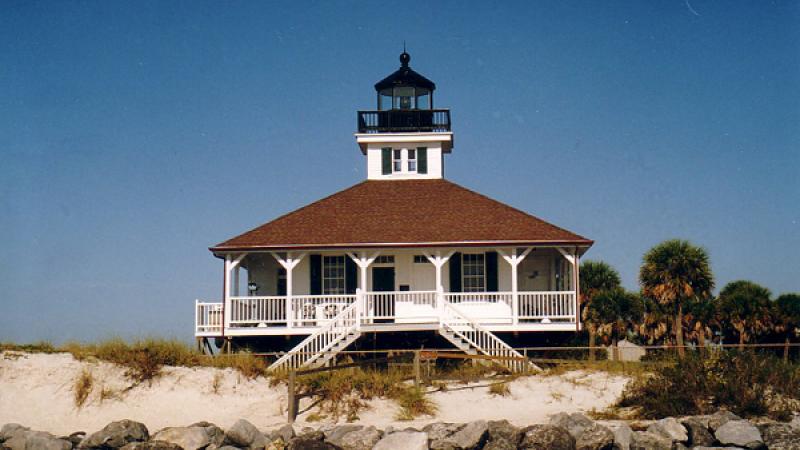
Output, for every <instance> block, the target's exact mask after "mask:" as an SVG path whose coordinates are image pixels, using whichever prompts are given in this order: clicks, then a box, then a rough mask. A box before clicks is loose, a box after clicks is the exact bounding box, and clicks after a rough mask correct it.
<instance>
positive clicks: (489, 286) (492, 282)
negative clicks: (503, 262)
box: [485, 252, 497, 292]
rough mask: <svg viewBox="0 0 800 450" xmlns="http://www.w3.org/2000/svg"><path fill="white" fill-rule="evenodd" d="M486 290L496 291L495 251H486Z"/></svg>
mask: <svg viewBox="0 0 800 450" xmlns="http://www.w3.org/2000/svg"><path fill="white" fill-rule="evenodd" d="M485 258H486V291H487V292H497V252H486V257H485Z"/></svg>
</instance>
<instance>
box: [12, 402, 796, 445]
mask: <svg viewBox="0 0 800 450" xmlns="http://www.w3.org/2000/svg"><path fill="white" fill-rule="evenodd" d="M633 428H635V430H634V429H633ZM633 428H631V425H629V424H628V423H626V422H623V421H593V420H591V419H589V418H588V417H586V416H584V415H583V414H580V413H573V414H565V413H561V414H556V415H554V416H552V417H551V418H550V422H549V423H546V424H536V425H531V426H528V427H516V426H514V425H512V424H511V423H509V422H508V421H506V420H497V421H485V420H479V421H475V422H470V423H442V422H437V423H431V424H429V425H426V426H424V427H422V428H421V429H416V428H411V427H409V428H403V429H399V428H394V427H388V428H386V429H385V430H380V429H377V428H375V427H373V426H363V425H356V424H347V425H329V426H323V427H321V428H319V429H313V428H308V427H306V428H295V427H293V426H291V425H284V426H282V427H279V428H275V429H273V430H268V431H264V430H259V429H258V428H257V427H256V426H255V425H253V424H252V423H250V422H248V421H246V420H239V421H238V422H236V423H235V424H233V425H232V426H231V427H230V428H228V430H223V429H222V428H220V427H218V426H216V425H214V424H213V423H208V422H198V423H195V424H192V425H188V426H184V427H169V428H164V429H162V430H158V431H156V432H155V433H150V431H149V430H148V429H147V427H146V426H144V424H142V423H139V422H135V421H132V420H121V421H118V422H112V423H110V424H108V425H106V426H105V427H104V428H103V429H102V430H99V431H95V432H93V433H88V434H87V433H84V432H76V433H72V434H70V435H69V436H56V435H53V434H50V433H47V432H44V431H35V430H31V429H29V428H27V427H24V426H22V425H19V424H13V423H10V424H6V425H4V426H3V427H2V429H0V450H92V449H98V450H117V449H119V450H180V449H184V450H239V449H243V450H279V449H280V450H285V449H291V450H339V449H341V450H370V449H377V450H518V449H524V450H681V449H699V450H705V449H709V450H710V449H751V450H756V449H769V450H789V449H800V418H795V420H793V421H792V422H791V423H780V422H775V421H771V420H767V419H761V420H752V421H749V420H744V419H742V418H740V417H737V416H736V415H735V414H732V413H730V412H727V411H720V412H718V413H716V414H713V415H708V416H691V417H684V418H680V419H676V418H671V417H669V418H665V419H661V420H657V421H648V422H635V423H633Z"/></svg>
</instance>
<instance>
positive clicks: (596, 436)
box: [575, 423, 614, 450]
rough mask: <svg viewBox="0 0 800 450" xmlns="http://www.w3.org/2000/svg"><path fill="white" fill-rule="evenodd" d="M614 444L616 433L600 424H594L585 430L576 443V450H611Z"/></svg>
mask: <svg viewBox="0 0 800 450" xmlns="http://www.w3.org/2000/svg"><path fill="white" fill-rule="evenodd" d="M613 444H614V433H612V432H611V430H609V429H608V427H604V426H603V425H600V424H598V423H593V424H592V425H591V426H590V427H588V428H586V429H584V430H583V433H581V435H580V437H578V439H577V441H576V442H575V448H576V450H611V448H612V445H613Z"/></svg>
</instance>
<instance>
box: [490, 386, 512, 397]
mask: <svg viewBox="0 0 800 450" xmlns="http://www.w3.org/2000/svg"><path fill="white" fill-rule="evenodd" d="M489 394H491V395H499V396H500V397H506V396H508V395H511V390H510V389H509V388H508V383H494V384H492V385H491V386H489Z"/></svg>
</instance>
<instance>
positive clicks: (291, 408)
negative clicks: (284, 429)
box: [287, 370, 297, 423]
mask: <svg viewBox="0 0 800 450" xmlns="http://www.w3.org/2000/svg"><path fill="white" fill-rule="evenodd" d="M294 377H295V372H294V370H291V371H289V387H288V394H289V395H288V403H289V404H288V406H287V410H288V411H287V412H288V415H289V423H294V420H295V419H296V418H297V396H296V393H295V387H294Z"/></svg>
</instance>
